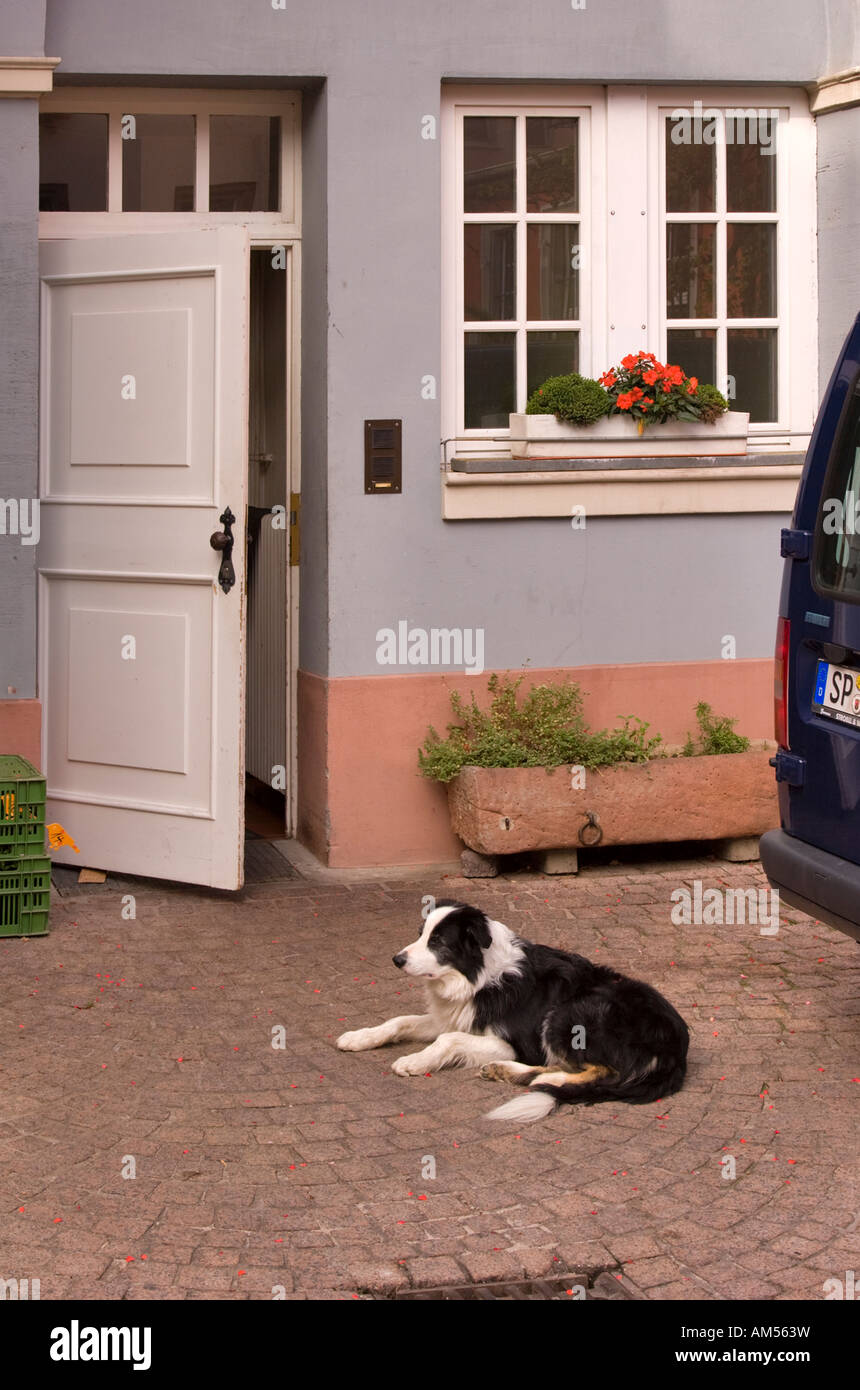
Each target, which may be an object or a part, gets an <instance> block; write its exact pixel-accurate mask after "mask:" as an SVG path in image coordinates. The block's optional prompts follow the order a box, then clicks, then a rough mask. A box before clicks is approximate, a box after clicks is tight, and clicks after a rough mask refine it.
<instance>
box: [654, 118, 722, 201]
mask: <svg viewBox="0 0 860 1390" xmlns="http://www.w3.org/2000/svg"><path fill="white" fill-rule="evenodd" d="M712 125H713V123H712V122H710V121H703V120H702V118H701V117H699V119H698V120H694V119H693V118H692V117H688V118H686V119H685V120H682V121H673V120H667V121H666V211H667V212H713V211H714V210H715V208H716V176H715V170H716V162H715V146H714V145H713V144H705V142H704V140H703V127H704V134H709V133H710V132H711V130H712Z"/></svg>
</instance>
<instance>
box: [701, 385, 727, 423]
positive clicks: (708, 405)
mask: <svg viewBox="0 0 860 1390" xmlns="http://www.w3.org/2000/svg"><path fill="white" fill-rule="evenodd" d="M696 400H697V401H698V402H699V404H700V406H701V410H700V412H699V419H700V420H701V421H702V424H704V425H712V424H713V423H714V421H715V420H718V419H719V417H720V416H721V415H724V414H725V412H726V411H727V410H728V408H729V403H728V401H727V400H726V398H725V396H724V395H723V393H722V391H718V390H717V388H716V386H711V385H710V384H709V383H708V382H703V383H702V384H701V386H699V387H698V389H697V390H696Z"/></svg>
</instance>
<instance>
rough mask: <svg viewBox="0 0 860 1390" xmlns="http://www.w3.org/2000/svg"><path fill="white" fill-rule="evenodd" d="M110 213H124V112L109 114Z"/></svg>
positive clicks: (108, 205) (108, 208) (108, 204)
mask: <svg viewBox="0 0 860 1390" xmlns="http://www.w3.org/2000/svg"><path fill="white" fill-rule="evenodd" d="M107 210H108V212H122V112H121V111H111V112H110V113H109V114H108V203H107Z"/></svg>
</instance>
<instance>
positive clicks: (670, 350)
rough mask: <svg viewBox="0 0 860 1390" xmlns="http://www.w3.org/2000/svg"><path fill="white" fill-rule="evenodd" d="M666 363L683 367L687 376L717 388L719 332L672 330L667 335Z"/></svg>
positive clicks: (714, 330) (710, 330)
mask: <svg viewBox="0 0 860 1390" xmlns="http://www.w3.org/2000/svg"><path fill="white" fill-rule="evenodd" d="M666 361H667V363H669V364H670V365H671V366H675V367H681V368H682V369H683V371H684V373H685V375H686V376H695V377H698V378H699V381H701V382H708V383H709V384H710V385H712V386H717V385H718V384H719V383H718V382H717V330H716V329H715V328H670V329H669V331H668V333H667V334H666Z"/></svg>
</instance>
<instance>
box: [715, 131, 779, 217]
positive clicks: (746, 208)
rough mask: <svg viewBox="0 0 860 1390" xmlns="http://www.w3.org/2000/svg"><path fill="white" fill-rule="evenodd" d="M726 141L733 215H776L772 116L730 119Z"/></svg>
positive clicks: (774, 139) (774, 146) (729, 202)
mask: <svg viewBox="0 0 860 1390" xmlns="http://www.w3.org/2000/svg"><path fill="white" fill-rule="evenodd" d="M729 137H731V139H729ZM726 140H727V143H726V197H727V200H728V209H729V212H775V211H776V120H775V119H772V118H771V117H769V116H768V117H765V116H761V117H756V118H755V119H750V120H748V121H742V120H740V119H739V118H738V119H735V120H730V121H728V122H727V126H726Z"/></svg>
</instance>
